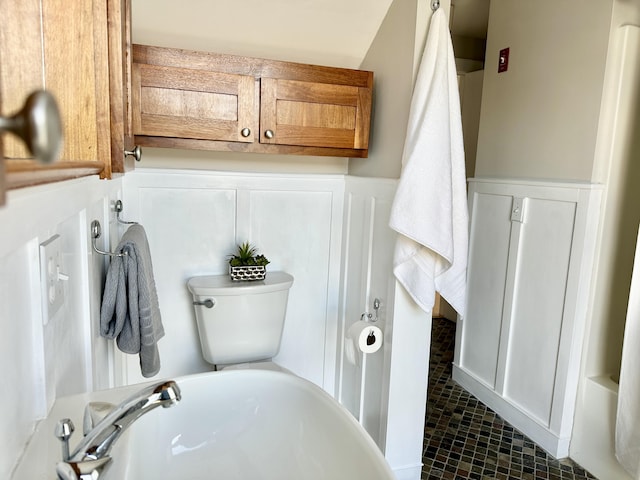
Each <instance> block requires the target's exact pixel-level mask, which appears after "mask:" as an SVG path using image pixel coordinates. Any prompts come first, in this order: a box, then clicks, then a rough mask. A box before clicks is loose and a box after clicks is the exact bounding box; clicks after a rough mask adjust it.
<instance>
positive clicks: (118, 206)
mask: <svg viewBox="0 0 640 480" xmlns="http://www.w3.org/2000/svg"><path fill="white" fill-rule="evenodd" d="M123 208H124V207H123V206H122V200H117V201H116V203H115V205H114V206H113V209H114V210H115V211H116V220H117V221H118V223H122V224H123V225H137V224H138V222H127V221H126V220H122V219H121V218H120V212H122V209H123Z"/></svg>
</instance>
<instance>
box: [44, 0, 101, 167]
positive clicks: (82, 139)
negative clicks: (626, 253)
mask: <svg viewBox="0 0 640 480" xmlns="http://www.w3.org/2000/svg"><path fill="white" fill-rule="evenodd" d="M42 18H43V29H44V65H45V86H46V88H47V90H49V91H51V93H53V95H54V96H55V97H56V99H57V101H58V104H59V106H60V115H61V117H62V123H63V125H64V136H65V141H64V148H63V152H62V156H61V160H63V161H94V160H98V159H101V160H102V161H104V157H103V156H102V155H104V154H105V153H107V152H108V151H109V148H110V147H109V142H110V139H109V137H108V136H107V137H106V138H103V137H104V136H99V133H98V132H99V130H102V129H105V130H106V131H108V129H109V80H108V76H106V75H105V74H106V73H107V72H108V68H109V67H108V56H107V55H108V49H107V46H106V44H105V42H104V39H105V38H106V32H107V30H106V5H104V3H103V2H94V1H93V0H82V1H79V0H76V1H74V2H66V1H63V0H45V1H43V2H42ZM71 65H72V66H73V68H70V66H71ZM103 131H104V130H103Z"/></svg>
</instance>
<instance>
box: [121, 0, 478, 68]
mask: <svg viewBox="0 0 640 480" xmlns="http://www.w3.org/2000/svg"><path fill="white" fill-rule="evenodd" d="M396 1H403V0H396ZM424 1H430V0H424ZM392 2H393V0H270V1H269V2H264V1H263V0H243V1H238V0H215V1H212V0H187V1H186V2H176V1H175V0H136V1H134V2H132V9H133V40H134V42H136V43H143V44H150V45H158V46H172V47H177V48H185V49H192V50H205V51H218V52H220V53H229V54H236V55H247V56H257V57H264V58H277V59H280V60H288V61H294V62H305V63H319V64H330V65H334V66H343V67H348V68H358V66H359V65H360V63H361V61H362V59H363V58H364V57H365V55H366V53H367V50H368V48H369V46H370V45H371V42H372V41H373V39H374V37H375V35H376V33H377V31H378V28H379V27H380V25H381V23H382V21H383V19H384V17H385V15H386V14H387V11H388V10H389V6H390V5H391V3H392ZM452 4H453V6H454V8H453V15H452V17H453V21H452V33H454V34H457V35H463V36H471V37H476V38H486V25H487V18H488V10H489V8H488V7H489V0H452Z"/></svg>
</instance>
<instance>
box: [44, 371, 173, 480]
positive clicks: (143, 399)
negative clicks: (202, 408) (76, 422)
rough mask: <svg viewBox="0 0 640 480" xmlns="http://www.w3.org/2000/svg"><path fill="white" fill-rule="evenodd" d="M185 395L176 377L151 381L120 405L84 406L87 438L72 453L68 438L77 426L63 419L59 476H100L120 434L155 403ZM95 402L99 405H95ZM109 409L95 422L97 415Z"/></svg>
mask: <svg viewBox="0 0 640 480" xmlns="http://www.w3.org/2000/svg"><path fill="white" fill-rule="evenodd" d="M181 398H182V395H181V393H180V388H179V387H178V385H177V384H176V382H174V381H173V380H169V381H166V382H162V383H157V384H155V385H150V386H148V387H145V388H143V389H142V390H140V391H139V392H137V393H135V394H134V395H132V396H131V397H129V398H127V399H126V400H125V401H123V402H122V403H121V404H120V405H118V406H113V405H108V404H107V406H106V407H105V404H104V403H99V404H91V403H90V404H89V405H87V406H86V407H85V415H84V434H85V436H84V438H83V439H82V440H81V441H80V444H79V445H78V446H77V447H76V449H75V450H74V451H73V453H71V454H70V453H69V438H70V437H71V434H72V433H73V430H74V426H73V423H72V422H71V420H69V419H68V418H67V419H63V420H60V422H58V425H57V426H56V432H55V434H56V436H57V437H58V438H59V439H60V440H61V441H62V457H63V458H62V462H59V463H58V465H57V466H56V473H57V474H58V478H59V479H60V480H83V479H85V478H91V479H97V478H98V477H99V475H100V474H101V473H102V472H103V471H104V470H105V469H106V467H107V466H108V465H109V464H110V462H111V457H110V456H109V452H110V451H111V447H112V446H113V444H114V443H115V442H116V440H118V438H119V437H120V435H122V433H123V432H124V431H125V430H126V429H127V427H129V426H130V425H131V424H132V423H133V422H135V421H136V420H137V419H138V418H140V417H141V416H142V415H144V414H145V413H147V412H150V411H151V410H153V409H154V408H156V407H164V408H168V407H171V406H172V405H175V404H176V403H177V402H178V401H180V399H181ZM95 405H98V406H99V407H98V408H97V409H96V408H95ZM96 410H100V411H101V412H102V413H105V412H108V413H107V414H106V415H105V416H104V417H103V418H102V419H101V420H99V421H98V422H97V423H95V425H94V422H95V419H96V417H100V416H101V413H100V412H98V413H97V412H96Z"/></svg>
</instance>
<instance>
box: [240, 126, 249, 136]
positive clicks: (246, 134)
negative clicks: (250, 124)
mask: <svg viewBox="0 0 640 480" xmlns="http://www.w3.org/2000/svg"><path fill="white" fill-rule="evenodd" d="M240 135H242V136H243V137H244V138H247V137H248V136H249V135H251V129H250V128H247V127H245V128H243V129H242V130H240Z"/></svg>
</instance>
